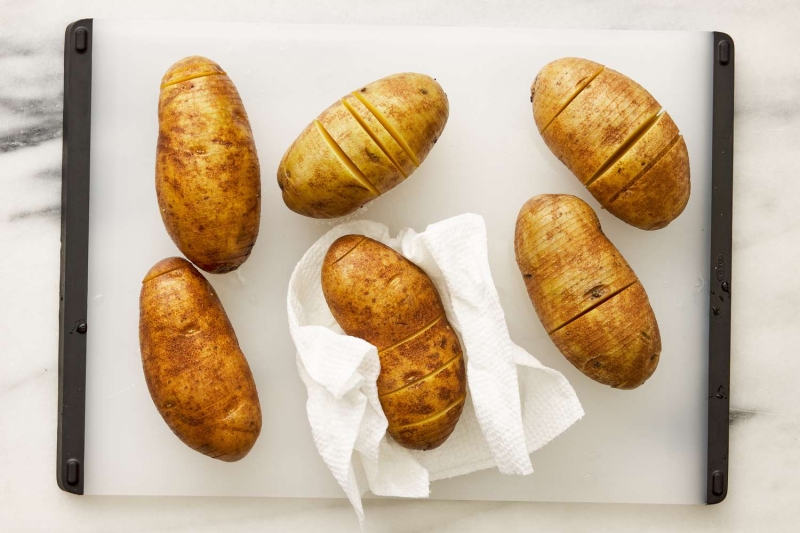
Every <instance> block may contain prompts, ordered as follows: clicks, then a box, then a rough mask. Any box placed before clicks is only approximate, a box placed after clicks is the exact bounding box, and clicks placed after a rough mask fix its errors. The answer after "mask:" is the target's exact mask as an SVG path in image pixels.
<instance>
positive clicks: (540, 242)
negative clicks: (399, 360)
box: [514, 194, 661, 389]
mask: <svg viewBox="0 0 800 533" xmlns="http://www.w3.org/2000/svg"><path fill="white" fill-rule="evenodd" d="M514 249H515V253H516V258H517V265H518V266H519V269H520V272H521V273H522V277H523V279H524V281H525V287H526V288H527V290H528V296H530V299H531V302H533V306H534V308H535V309H536V314H537V315H538V316H539V320H540V321H541V322H542V325H543V326H544V328H545V330H546V331H547V333H548V334H549V335H550V338H551V339H552V340H553V342H554V343H555V345H556V346H557V347H558V349H559V351H561V353H562V354H564V356H565V357H566V358H567V359H568V360H569V362H570V363H572V364H573V365H574V366H575V367H576V368H577V369H578V370H580V371H581V372H583V373H584V374H586V375H587V376H589V377H590V378H592V379H593V380H595V381H598V382H600V383H603V384H606V385H610V386H611V387H614V388H619V389H633V388H636V387H638V386H639V385H641V384H642V383H644V382H645V381H646V380H647V379H648V378H649V377H650V376H651V375H652V374H653V372H654V371H655V369H656V366H657V365H658V360H659V357H660V354H661V335H660V333H659V330H658V323H657V322H656V317H655V314H654V313H653V309H652V307H650V301H649V299H648V297H647V293H646V292H645V290H644V287H643V286H642V284H641V282H640V281H639V279H638V278H637V277H636V274H635V273H634V272H633V269H631V267H630V266H629V265H628V263H627V262H626V261H625V258H624V257H622V254H620V253H619V251H618V250H617V249H616V248H615V247H614V245H613V244H612V243H611V241H609V240H608V238H607V237H606V236H605V235H604V234H603V231H602V229H601V228H600V221H599V220H598V219H597V215H596V214H595V213H594V211H593V210H592V208H591V207H589V206H588V205H587V204H586V202H584V201H583V200H581V199H579V198H576V197H575V196H569V195H554V194H548V195H540V196H535V197H533V198H531V199H530V200H528V201H527V202H526V203H525V205H523V206H522V209H521V210H520V212H519V216H518V217H517V226H516V234H515V237H514Z"/></svg>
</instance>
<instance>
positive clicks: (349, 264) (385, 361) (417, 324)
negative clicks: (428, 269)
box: [322, 235, 467, 450]
mask: <svg viewBox="0 0 800 533" xmlns="http://www.w3.org/2000/svg"><path fill="white" fill-rule="evenodd" d="M322 290H323V293H324V295H325V300H326V301H327V303H328V307H329V308H330V310H331V313H332V314H333V316H334V318H336V321H337V322H338V323H339V325H340V326H341V327H342V329H343V330H344V331H345V333H347V334H348V335H352V336H354V337H360V338H362V339H364V340H365V341H367V342H369V343H370V344H373V345H374V346H375V347H376V348H377V349H378V355H379V357H380V362H381V372H380V375H379V376H378V383H377V385H378V394H379V398H380V402H381V406H382V407H383V411H384V413H385V414H386V418H387V419H388V421H389V428H388V433H389V435H390V436H391V437H392V438H393V439H394V440H395V441H397V442H398V443H399V444H400V445H401V446H404V447H406V448H412V449H417V450H430V449H432V448H436V447H437V446H440V445H441V444H442V443H443V442H444V441H445V440H446V439H447V437H448V436H450V434H451V433H452V432H453V429H454V428H455V426H456V423H457V422H458V419H459V417H460V416H461V411H462V409H463V408H464V401H465V399H466V387H467V380H466V368H465V364H464V357H463V354H462V351H461V344H460V343H459V340H458V335H456V332H455V331H454V330H453V328H452V327H451V326H450V323H449V322H448V321H447V317H446V316H445V313H444V307H443V306H442V301H441V299H440V297H439V293H438V292H437V291H436V288H435V287H434V285H433V283H432V282H431V280H430V278H429V277H428V276H427V275H426V274H425V272H423V271H422V270H421V269H420V268H419V267H418V266H416V265H414V264H413V263H411V262H410V261H408V260H407V259H406V258H404V257H403V256H401V255H400V254H398V253H397V252H395V251H394V250H392V249H391V248H389V247H387V246H385V245H383V244H381V243H379V242H377V241H375V240H373V239H370V238H368V237H364V236H362V235H346V236H344V237H341V238H339V239H337V240H336V241H335V242H334V243H333V244H332V245H331V246H330V248H329V249H328V252H327V254H326V255H325V259H324V261H323V266H322Z"/></svg>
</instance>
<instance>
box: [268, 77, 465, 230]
mask: <svg viewBox="0 0 800 533" xmlns="http://www.w3.org/2000/svg"><path fill="white" fill-rule="evenodd" d="M448 113H449V106H448V102H447V95H445V94H444V91H443V90H442V88H441V87H440V86H439V84H438V83H436V81H435V80H434V79H433V78H431V77H429V76H425V75H424V74H414V73H403V74H394V75H392V76H388V77H386V78H383V79H380V80H378V81H376V82H373V83H370V84H369V85H367V86H365V87H362V88H361V89H359V90H357V91H354V92H353V93H351V94H349V95H347V96H345V97H343V98H342V99H341V100H339V101H338V102H336V103H334V104H333V105H331V106H330V107H329V108H328V109H326V110H325V111H323V112H322V114H321V115H319V116H318V117H317V118H316V120H314V121H313V122H312V123H311V124H309V125H308V126H307V127H306V129H305V130H303V132H302V133H301V134H300V136H299V137H298V138H297V139H296V140H295V141H294V143H292V145H291V146H290V147H289V149H288V150H287V151H286V154H285V155H284V156H283V159H282V160H281V163H280V166H279V167H278V186H279V187H280V189H281V191H282V193H283V201H284V203H286V206H287V207H289V209H291V210H292V211H295V212H296V213H300V214H301V215H305V216H309V217H313V218H336V217H341V216H344V215H348V214H350V213H352V212H353V211H355V210H357V209H358V208H359V207H361V206H362V205H364V204H366V203H367V202H369V201H370V200H372V199H374V198H377V197H378V196H380V195H381V194H383V193H385V192H386V191H389V190H391V189H393V188H394V187H396V186H397V185H398V184H399V183H401V182H402V181H403V180H405V179H406V178H407V177H408V176H410V175H411V173H412V172H414V170H416V168H417V167H418V166H419V165H420V163H422V161H423V160H424V159H425V158H426V157H427V155H428V153H429V152H430V151H431V148H433V145H434V144H435V143H436V141H437V140H438V139H439V136H440V135H441V134H442V130H443V129H444V126H445V124H446V123H447V116H448Z"/></svg>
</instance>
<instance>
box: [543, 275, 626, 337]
mask: <svg viewBox="0 0 800 533" xmlns="http://www.w3.org/2000/svg"><path fill="white" fill-rule="evenodd" d="M636 283H639V281H638V280H636V281H632V282H631V283H629V284H627V285H625V286H624V287H622V288H621V289H617V290H616V291H614V292H612V293H609V294H608V295H606V296H605V297H604V298H602V299H601V300H598V301H596V302H594V303H593V304H592V305H591V306H589V307H587V308H586V309H584V310H583V311H581V312H580V313H578V314H577V315H575V316H574V317H572V318H570V319H569V320H567V321H566V322H564V323H563V324H561V325H560V326H558V327H557V328H556V329H554V330H552V331H548V332H547V334H548V335H552V334H553V333H555V332H556V331H558V330H560V329H561V328H564V327H566V326H569V325H570V324H572V323H573V322H575V321H576V320H578V319H579V318H581V317H582V316H583V315H585V314H586V313H589V312H591V311H592V310H593V309H595V308H596V307H598V306H600V305H603V304H604V303H606V302H607V301H608V300H610V299H612V298H614V297H615V296H617V295H619V294H620V293H621V292H622V291H624V290H626V289H628V288H629V287H630V286H631V285H634V284H636Z"/></svg>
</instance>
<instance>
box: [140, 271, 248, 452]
mask: <svg viewBox="0 0 800 533" xmlns="http://www.w3.org/2000/svg"><path fill="white" fill-rule="evenodd" d="M139 346H140V350H141V354H142V367H143V369H144V376H145V380H146V381H147V388H148V389H149V391H150V396H151V397H152V399H153V403H155V406H156V408H157V409H158V412H159V413H160V414H161V416H162V417H163V418H164V421H165V422H166V423H167V425H168V426H169V428H170V429H171V430H172V431H173V432H174V433H175V435H177V436H178V438H179V439H180V440H182V441H183V442H184V443H185V444H186V445H187V446H189V447H190V448H192V449H194V450H196V451H198V452H200V453H203V454H205V455H207V456H209V457H212V458H214V459H220V460H222V461H238V460H239V459H241V458H242V457H244V456H245V455H247V453H248V452H249V451H250V449H251V448H252V447H253V444H255V442H256V439H257V438H258V435H259V433H260V432H261V406H260V404H259V401H258V392H257V391H256V385H255V382H254V381H253V375H252V373H251V372H250V366H249V365H248V364H247V360H246V359H245V357H244V354H243V353H242V350H241V349H240V348H239V342H238V340H237V339H236V333H235V332H234V331H233V327H232V326H231V323H230V321H229V320H228V316H227V315H226V314H225V309H223V307H222V304H221V303H220V301H219V298H217V295H216V293H215V292H214V289H213V288H212V287H211V285H210V284H209V283H208V281H206V279H205V278H204V277H203V276H202V275H201V274H200V273H199V272H198V271H197V270H196V269H195V268H194V267H193V266H192V265H191V264H190V263H189V262H188V261H186V260H185V259H182V258H178V257H172V258H169V259H164V260H162V261H160V262H158V263H156V265H155V266H153V268H151V269H150V271H149V272H148V273H147V275H146V276H145V278H144V281H143V282H142V290H141V295H140V300H139Z"/></svg>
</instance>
